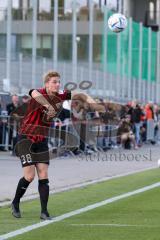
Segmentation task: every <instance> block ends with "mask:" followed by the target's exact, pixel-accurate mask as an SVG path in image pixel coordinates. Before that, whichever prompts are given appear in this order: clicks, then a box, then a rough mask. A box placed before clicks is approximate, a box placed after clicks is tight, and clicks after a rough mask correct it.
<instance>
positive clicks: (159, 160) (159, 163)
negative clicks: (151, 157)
mask: <svg viewBox="0 0 160 240" xmlns="http://www.w3.org/2000/svg"><path fill="white" fill-rule="evenodd" d="M157 164H158V167H159V168H160V159H158V161H157Z"/></svg>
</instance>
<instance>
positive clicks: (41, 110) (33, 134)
mask: <svg viewBox="0 0 160 240" xmlns="http://www.w3.org/2000/svg"><path fill="white" fill-rule="evenodd" d="M36 90H37V91H38V92H40V93H41V94H42V95H43V97H45V98H46V99H47V101H48V102H49V103H50V104H51V105H52V107H54V109H55V111H56V113H59V112H60V111H61V109H62V104H63V101H65V100H70V99H71V92H70V91H66V90H64V91H62V92H59V93H56V94H55V95H54V96H49V95H48V94H47V92H46V89H45V88H41V89H36ZM31 92H32V90H30V92H29V94H30V95H31ZM46 114H47V113H46V108H45V107H43V106H42V105H41V104H40V103H38V102H37V101H36V100H35V99H34V98H31V100H30V102H29V104H28V108H27V111H26V114H25V116H24V118H23V120H22V122H21V125H20V129H19V134H21V135H26V136H27V138H28V139H30V140H31V141H32V142H40V141H43V140H44V138H45V137H47V136H48V131H49V128H50V126H51V123H52V121H48V120H46V119H47V118H46V116H47V115H46Z"/></svg>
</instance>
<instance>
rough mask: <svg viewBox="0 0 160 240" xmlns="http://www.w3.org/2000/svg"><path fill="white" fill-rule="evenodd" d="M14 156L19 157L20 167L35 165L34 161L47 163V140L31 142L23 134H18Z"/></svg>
mask: <svg viewBox="0 0 160 240" xmlns="http://www.w3.org/2000/svg"><path fill="white" fill-rule="evenodd" d="M15 153H16V156H17V157H19V158H20V160H21V164H22V167H26V166H31V165H36V163H45V164H49V149H48V140H47V139H44V140H43V141H42V142H37V143H33V142H32V141H31V140H29V139H27V137H26V136H25V135H21V136H18V142H17V144H16V146H15Z"/></svg>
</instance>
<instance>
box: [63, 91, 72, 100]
mask: <svg viewBox="0 0 160 240" xmlns="http://www.w3.org/2000/svg"><path fill="white" fill-rule="evenodd" d="M65 92H66V99H65V100H71V98H72V93H71V91H65Z"/></svg>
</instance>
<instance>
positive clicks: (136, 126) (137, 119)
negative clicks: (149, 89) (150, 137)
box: [128, 102, 145, 146]
mask: <svg viewBox="0 0 160 240" xmlns="http://www.w3.org/2000/svg"><path fill="white" fill-rule="evenodd" d="M128 113H129V114H130V116H131V123H132V125H133V131H134V132H135V137H136V144H137V146H140V144H141V138H140V128H141V120H142V117H143V116H144V115H145V114H144V112H143V111H142V109H141V107H140V105H139V104H138V103H136V102H133V103H132V107H131V108H130V110H129V111H128Z"/></svg>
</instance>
